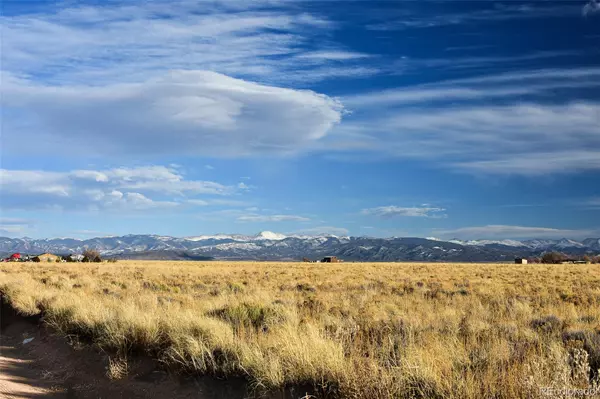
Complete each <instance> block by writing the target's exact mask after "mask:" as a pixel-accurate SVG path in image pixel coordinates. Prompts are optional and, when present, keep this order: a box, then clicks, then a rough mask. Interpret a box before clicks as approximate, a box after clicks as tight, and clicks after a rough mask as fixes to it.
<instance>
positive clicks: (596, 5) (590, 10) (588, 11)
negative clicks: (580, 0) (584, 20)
mask: <svg viewBox="0 0 600 399" xmlns="http://www.w3.org/2000/svg"><path fill="white" fill-rule="evenodd" d="M582 13H583V16H584V17H587V16H590V15H593V14H598V13H600V2H598V0H590V1H589V2H588V3H587V4H586V5H585V6H583V10H582Z"/></svg>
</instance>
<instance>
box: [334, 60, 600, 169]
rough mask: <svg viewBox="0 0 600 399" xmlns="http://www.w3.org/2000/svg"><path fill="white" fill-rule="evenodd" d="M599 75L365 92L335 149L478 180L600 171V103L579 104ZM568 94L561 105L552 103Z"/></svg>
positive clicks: (548, 74)
mask: <svg viewBox="0 0 600 399" xmlns="http://www.w3.org/2000/svg"><path fill="white" fill-rule="evenodd" d="M598 76H600V69H598V68H582V69H566V70H542V71H539V72H537V73H534V72H533V71H528V72H516V73H510V74H499V75H490V76H481V77H472V78H466V79H460V80H453V81H452V80H451V81H446V82H440V83H436V84H428V85H421V86H415V87H412V88H411V87H407V88H402V89H400V88H399V89H394V90H387V91H383V92H373V93H364V94H361V95H354V96H349V97H347V98H345V99H343V100H342V101H344V102H345V103H346V104H347V107H348V109H349V110H350V111H351V112H352V114H351V115H350V116H349V117H347V118H346V120H345V123H344V124H343V125H342V126H340V127H339V128H337V129H336V130H335V131H334V135H332V136H331V137H330V138H329V139H330V140H331V142H332V143H334V144H332V145H331V146H330V147H332V148H340V149H344V150H345V151H352V150H355V151H363V152H370V151H373V152H377V153H379V154H386V155H387V156H389V157H399V158H407V159H413V160H422V161H424V162H435V163H437V164H438V165H440V166H441V167H446V168H451V169H452V170H456V171H466V172H469V173H477V174H503V175H515V174H519V175H528V176H537V175H547V174H556V173H573V172H578V171H592V170H599V169H600V162H599V161H598V159H600V104H598V103H597V102H595V101H593V100H591V99H588V100H584V99H581V98H579V96H580V93H581V91H582V90H585V89H591V88H594V87H595V86H597V84H598V83H597V81H598V79H597V78H598ZM557 90H560V91H561V94H562V96H561V101H549V100H548V97H549V94H550V93H553V92H555V91H557Z"/></svg>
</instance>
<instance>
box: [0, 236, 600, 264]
mask: <svg viewBox="0 0 600 399" xmlns="http://www.w3.org/2000/svg"><path fill="white" fill-rule="evenodd" d="M88 248H89V249H96V250H98V251H99V252H100V253H101V254H102V255H103V256H105V257H114V258H120V259H164V260H167V259H182V260H194V259H224V260H225V259H231V260H301V259H302V258H304V257H307V258H310V259H319V258H322V257H323V256H338V257H340V258H342V259H344V260H347V261H440V262H441V261H455V262H495V261H507V260H512V259H513V258H515V257H529V256H539V255H540V254H542V253H544V252H548V251H560V252H563V253H565V254H569V255H583V254H590V255H596V254H600V238H588V239H585V240H583V241H575V240H569V239H566V238H563V239H558V240H550V239H533V240H524V241H516V240H499V241H493V240H469V241H462V240H447V241H443V240H439V239H435V238H414V237H390V238H373V237H349V236H335V235H318V236H308V235H284V234H279V233H273V232H269V231H263V232H261V233H259V234H257V235H252V236H248V235H239V234H216V235H203V236H196V237H183V238H181V237H170V236H160V235H132V234H130V235H125V236H119V237H113V236H111V237H96V238H90V239H85V240H80V239H75V238H52V239H32V238H26V237H25V238H7V237H0V255H2V256H5V255H6V254H9V253H13V252H22V253H26V254H39V253H42V252H51V253H56V254H71V253H81V252H83V251H84V250H85V249H88Z"/></svg>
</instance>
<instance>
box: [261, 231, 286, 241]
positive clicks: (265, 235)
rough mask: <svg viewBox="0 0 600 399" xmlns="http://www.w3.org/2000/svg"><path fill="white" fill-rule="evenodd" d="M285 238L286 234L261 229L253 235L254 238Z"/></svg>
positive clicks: (273, 239)
mask: <svg viewBox="0 0 600 399" xmlns="http://www.w3.org/2000/svg"><path fill="white" fill-rule="evenodd" d="M286 238H287V236H285V235H283V234H279V233H273V232H272V231H261V232H260V233H258V234H257V235H256V236H255V239H256V240H272V241H279V240H285V239H286Z"/></svg>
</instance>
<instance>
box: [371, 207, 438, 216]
mask: <svg viewBox="0 0 600 399" xmlns="http://www.w3.org/2000/svg"><path fill="white" fill-rule="evenodd" d="M444 211H445V209H444V208H436V207H427V206H425V207H400V206H394V205H390V206H380V207H376V208H367V209H363V210H362V211H361V213H362V214H363V215H367V216H376V217H378V218H382V219H391V218H395V217H420V218H442V217H445V216H446V215H445V214H444V213H443V212H444Z"/></svg>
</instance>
